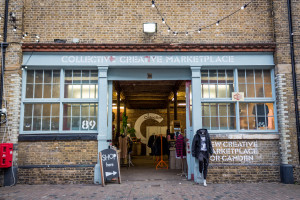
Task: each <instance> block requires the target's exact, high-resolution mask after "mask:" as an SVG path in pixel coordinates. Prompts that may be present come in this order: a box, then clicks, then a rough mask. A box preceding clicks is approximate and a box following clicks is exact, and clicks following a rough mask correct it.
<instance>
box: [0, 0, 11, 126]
mask: <svg viewBox="0 0 300 200" xmlns="http://www.w3.org/2000/svg"><path fill="white" fill-rule="evenodd" d="M8 3H9V0H6V1H5V11H4V12H5V13H4V25H3V42H1V52H2V55H1V57H2V62H1V82H0V85H1V87H0V109H2V101H3V87H4V86H3V84H4V70H5V53H6V48H7V46H8V43H7V23H8ZM0 126H1V125H0Z"/></svg>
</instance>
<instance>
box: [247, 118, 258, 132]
mask: <svg viewBox="0 0 300 200" xmlns="http://www.w3.org/2000/svg"><path fill="white" fill-rule="evenodd" d="M249 129H250V130H256V129H257V128H256V123H255V117H249Z"/></svg>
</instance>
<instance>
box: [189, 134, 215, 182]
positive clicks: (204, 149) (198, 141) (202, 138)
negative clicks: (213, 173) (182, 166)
mask: <svg viewBox="0 0 300 200" xmlns="http://www.w3.org/2000/svg"><path fill="white" fill-rule="evenodd" d="M212 154H213V147H212V144H211V141H210V137H209V134H208V132H207V129H199V130H197V132H196V134H195V136H194V139H193V144H192V156H193V157H195V158H197V159H198V161H199V172H200V174H202V172H203V178H204V182H203V185H204V186H205V187H206V186H207V184H206V177H207V168H208V165H209V156H210V155H212Z"/></svg>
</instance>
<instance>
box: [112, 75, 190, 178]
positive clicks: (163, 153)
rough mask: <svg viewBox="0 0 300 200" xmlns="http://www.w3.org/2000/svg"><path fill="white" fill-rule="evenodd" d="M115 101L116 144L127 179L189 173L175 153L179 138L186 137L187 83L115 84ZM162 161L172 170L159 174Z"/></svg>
mask: <svg viewBox="0 0 300 200" xmlns="http://www.w3.org/2000/svg"><path fill="white" fill-rule="evenodd" d="M112 100H113V101H112V111H113V115H112V116H113V117H112V143H113V145H114V146H117V147H118V148H119V149H120V151H121V152H120V158H121V164H123V166H124V169H123V170H122V168H121V171H122V176H123V177H124V176H125V179H135V180H137V179H138V180H144V179H151V178H152V179H153V178H154V177H153V176H155V174H156V175H157V177H156V178H160V177H161V173H163V174H164V177H166V176H174V175H175V174H178V173H182V172H183V171H185V172H186V171H187V169H186V168H187V166H186V160H183V161H182V159H176V149H175V143H176V136H178V134H182V136H184V137H185V135H186V134H185V132H186V81H182V80H180V81H178V80H177V81H176V80H159V81H154V80H153V81H113V92H112ZM122 136H123V137H122ZM124 136H128V138H129V139H128V138H127V139H126V141H125V142H124V141H122V138H124ZM125 143H126V149H124V145H125ZM160 160H163V162H165V164H166V165H167V167H168V170H157V169H159V168H160V167H159V166H158V167H157V164H158V162H160ZM162 168H164V167H162ZM152 172H153V173H152ZM150 174H151V175H150ZM172 178H174V177H172Z"/></svg>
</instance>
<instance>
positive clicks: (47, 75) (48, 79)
mask: <svg viewBox="0 0 300 200" xmlns="http://www.w3.org/2000/svg"><path fill="white" fill-rule="evenodd" d="M44 83H52V71H51V70H45V71H44Z"/></svg>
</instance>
